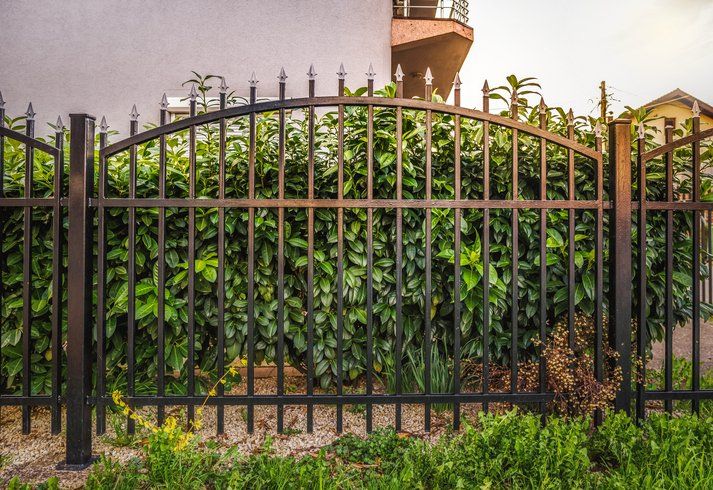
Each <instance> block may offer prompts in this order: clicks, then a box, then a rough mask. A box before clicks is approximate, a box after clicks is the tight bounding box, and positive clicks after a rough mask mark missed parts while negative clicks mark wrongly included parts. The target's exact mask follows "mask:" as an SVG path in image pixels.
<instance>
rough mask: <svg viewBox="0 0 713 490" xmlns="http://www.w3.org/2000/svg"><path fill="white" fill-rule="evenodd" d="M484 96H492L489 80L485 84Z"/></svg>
mask: <svg viewBox="0 0 713 490" xmlns="http://www.w3.org/2000/svg"><path fill="white" fill-rule="evenodd" d="M483 95H490V85H488V81H487V80H486V81H485V83H484V84H483Z"/></svg>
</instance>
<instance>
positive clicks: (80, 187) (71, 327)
mask: <svg viewBox="0 0 713 490" xmlns="http://www.w3.org/2000/svg"><path fill="white" fill-rule="evenodd" d="M70 118H71V137H70V151H69V162H70V163H69V165H70V166H69V243H68V273H67V277H68V285H69V288H68V306H67V308H68V315H67V317H68V319H67V391H66V406H67V448H66V461H65V464H64V465H63V466H65V467H66V468H69V469H77V468H81V467H84V466H86V465H88V464H90V463H91V461H92V416H91V407H90V405H89V400H88V398H89V395H90V394H91V389H92V365H91V358H90V353H91V341H92V309H91V308H92V254H93V250H92V212H91V209H90V207H89V199H90V198H91V197H92V195H93V191H94V117H93V116H90V115H88V114H70Z"/></svg>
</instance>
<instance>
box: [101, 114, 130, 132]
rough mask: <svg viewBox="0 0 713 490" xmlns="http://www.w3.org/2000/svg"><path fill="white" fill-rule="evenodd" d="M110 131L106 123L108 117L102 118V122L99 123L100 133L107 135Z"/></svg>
mask: <svg viewBox="0 0 713 490" xmlns="http://www.w3.org/2000/svg"><path fill="white" fill-rule="evenodd" d="M137 115H138V114H137ZM108 130H109V125H108V124H107V123H106V116H102V120H101V122H100V123H99V132H100V133H106V132H107V131H108Z"/></svg>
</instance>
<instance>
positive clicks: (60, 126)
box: [54, 116, 64, 133]
mask: <svg viewBox="0 0 713 490" xmlns="http://www.w3.org/2000/svg"><path fill="white" fill-rule="evenodd" d="M54 131H55V133H61V132H62V131H64V123H63V122H62V117H61V116H57V122H56V123H55V125H54Z"/></svg>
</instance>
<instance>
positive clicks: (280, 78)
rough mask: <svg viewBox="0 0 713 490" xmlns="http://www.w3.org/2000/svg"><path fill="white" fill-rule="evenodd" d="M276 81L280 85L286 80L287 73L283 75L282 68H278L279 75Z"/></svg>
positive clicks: (283, 69)
mask: <svg viewBox="0 0 713 490" xmlns="http://www.w3.org/2000/svg"><path fill="white" fill-rule="evenodd" d="M277 79H278V80H279V81H280V83H285V81H286V80H287V73H285V67H284V66H283V67H282V68H280V74H279V75H277Z"/></svg>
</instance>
